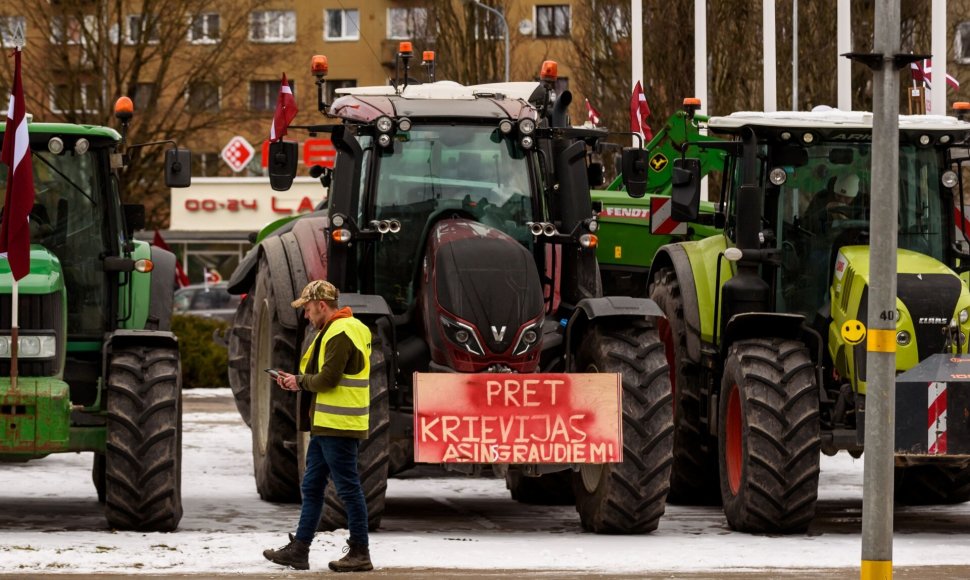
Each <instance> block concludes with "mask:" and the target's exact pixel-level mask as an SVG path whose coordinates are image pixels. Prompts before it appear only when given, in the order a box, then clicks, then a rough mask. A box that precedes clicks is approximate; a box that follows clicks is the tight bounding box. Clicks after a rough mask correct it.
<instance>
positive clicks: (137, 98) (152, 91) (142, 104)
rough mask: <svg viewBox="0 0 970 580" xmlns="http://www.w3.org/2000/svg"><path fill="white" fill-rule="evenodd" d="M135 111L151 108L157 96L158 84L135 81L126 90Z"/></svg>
mask: <svg viewBox="0 0 970 580" xmlns="http://www.w3.org/2000/svg"><path fill="white" fill-rule="evenodd" d="M128 95H129V96H130V97H131V100H132V103H133V104H134V105H135V112H136V113H137V112H138V111H144V110H146V109H150V108H153V107H154V105H155V99H157V98H158V85H156V84H155V83H135V84H134V85H132V86H131V88H130V89H129V90H128Z"/></svg>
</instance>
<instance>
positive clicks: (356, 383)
mask: <svg viewBox="0 0 970 580" xmlns="http://www.w3.org/2000/svg"><path fill="white" fill-rule="evenodd" d="M369 384H370V379H340V384H339V385H337V386H338V387H366V386H367V385H369Z"/></svg>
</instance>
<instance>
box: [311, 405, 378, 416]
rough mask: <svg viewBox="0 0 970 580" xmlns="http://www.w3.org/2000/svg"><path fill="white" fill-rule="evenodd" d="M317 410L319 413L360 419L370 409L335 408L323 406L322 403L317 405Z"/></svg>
mask: <svg viewBox="0 0 970 580" xmlns="http://www.w3.org/2000/svg"><path fill="white" fill-rule="evenodd" d="M316 409H317V412H318V413H329V414H331V415H346V416H348V417H360V416H363V415H366V414H367V410H368V407H335V406H333V405H321V404H320V403H317V407H316Z"/></svg>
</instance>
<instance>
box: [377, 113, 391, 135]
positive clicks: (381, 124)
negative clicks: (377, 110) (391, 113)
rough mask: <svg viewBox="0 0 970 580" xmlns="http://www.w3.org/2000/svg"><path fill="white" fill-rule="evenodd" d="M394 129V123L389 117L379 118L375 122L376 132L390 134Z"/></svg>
mask: <svg viewBox="0 0 970 580" xmlns="http://www.w3.org/2000/svg"><path fill="white" fill-rule="evenodd" d="M393 128H394V121H392V120H391V118H390V117H381V118H379V119H378V120H377V130H378V131H380V132H381V133H390V132H391V129H393Z"/></svg>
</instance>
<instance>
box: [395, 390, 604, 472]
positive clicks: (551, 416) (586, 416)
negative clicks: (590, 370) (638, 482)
mask: <svg viewBox="0 0 970 580" xmlns="http://www.w3.org/2000/svg"><path fill="white" fill-rule="evenodd" d="M622 411H623V409H622V396H621V384H620V375H618V374H606V373H598V374H554V373H548V374H531V375H513V374H450V373H415V376H414V439H415V441H414V460H415V461H416V462H418V463H614V462H620V461H623V430H622V424H623V422H622Z"/></svg>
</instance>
